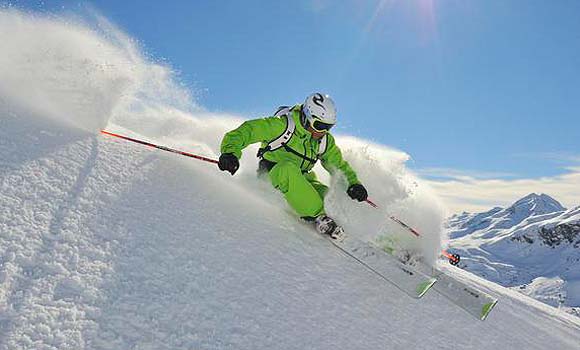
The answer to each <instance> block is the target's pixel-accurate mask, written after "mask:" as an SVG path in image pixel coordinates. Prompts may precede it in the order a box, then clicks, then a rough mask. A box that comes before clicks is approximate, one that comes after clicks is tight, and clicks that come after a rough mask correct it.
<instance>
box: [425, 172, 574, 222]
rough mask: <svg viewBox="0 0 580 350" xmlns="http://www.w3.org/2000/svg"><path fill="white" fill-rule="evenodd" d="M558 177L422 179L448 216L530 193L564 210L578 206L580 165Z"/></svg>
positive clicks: (509, 200) (510, 200)
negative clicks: (550, 199) (549, 198)
mask: <svg viewBox="0 0 580 350" xmlns="http://www.w3.org/2000/svg"><path fill="white" fill-rule="evenodd" d="M565 169H566V172H565V173H564V174H561V175H557V176H551V177H541V178H528V179H501V178H496V179H493V178H489V179H478V178H474V177H469V176H463V177H450V178H451V179H447V180H433V179H431V180H430V179H425V180H423V182H425V183H427V184H428V185H429V186H431V187H432V188H433V189H434V190H435V192H436V193H437V194H438V195H439V196H440V198H441V199H442V200H443V202H444V203H445V204H446V205H447V207H448V209H449V211H450V212H451V213H457V212H462V211H472V212H477V211H485V210H489V209H491V208H492V207H494V206H507V205H510V204H511V203H513V202H514V201H516V200H518V199H519V198H521V197H523V196H525V195H527V194H529V193H531V192H536V193H546V194H548V195H550V196H552V197H554V198H555V199H556V200H558V201H560V202H561V203H562V204H563V205H564V206H566V207H574V206H577V205H580V165H572V166H568V167H566V168H565Z"/></svg>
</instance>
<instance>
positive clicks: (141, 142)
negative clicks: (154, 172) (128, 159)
mask: <svg viewBox="0 0 580 350" xmlns="http://www.w3.org/2000/svg"><path fill="white" fill-rule="evenodd" d="M101 134H105V135H109V136H113V137H118V138H120V139H123V140H127V141H131V142H135V143H138V144H141V145H145V146H149V147H153V148H157V149H160V150H163V151H167V152H173V153H177V154H180V155H182V156H186V157H191V158H195V159H198V160H203V161H204V162H208V163H214V164H217V163H218V161H217V160H215V159H211V158H207V157H203V156H198V155H196V154H192V153H187V152H183V151H180V150H176V149H173V148H169V147H165V146H160V145H155V144H153V143H150V142H147V141H143V140H138V139H134V138H131V137H127V136H123V135H119V134H114V133H112V132H108V131H105V130H101Z"/></svg>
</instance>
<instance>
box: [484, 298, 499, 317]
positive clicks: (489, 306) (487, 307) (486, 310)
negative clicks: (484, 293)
mask: <svg viewBox="0 0 580 350" xmlns="http://www.w3.org/2000/svg"><path fill="white" fill-rule="evenodd" d="M497 302H498V300H497V299H495V300H494V301H492V302H489V303H487V304H484V305H483V307H482V308H481V315H480V317H479V319H480V320H482V321H485V319H486V318H487V316H488V315H489V313H490V312H491V310H492V309H493V308H494V306H495V305H496V304H497Z"/></svg>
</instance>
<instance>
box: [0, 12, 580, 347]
mask: <svg viewBox="0 0 580 350" xmlns="http://www.w3.org/2000/svg"><path fill="white" fill-rule="evenodd" d="M98 21H99V22H100V25H101V26H100V27H99V28H101V30H104V33H101V32H98V31H96V29H89V28H90V27H88V26H87V25H84V24H73V23H74V21H70V19H69V20H67V21H66V22H65V21H61V20H58V19H54V18H52V19H46V18H39V17H36V18H33V17H31V16H30V15H22V14H20V13H17V12H13V11H12V12H11V11H6V10H2V11H0V43H2V45H5V46H4V48H5V47H9V48H10V50H7V51H4V50H3V52H10V55H1V56H2V58H1V59H2V60H3V62H2V63H3V64H0V67H2V68H0V213H1V215H0V348H1V349H369V348H391V349H408V348H413V349H437V348H441V349H443V348H449V346H450V344H451V346H453V347H457V348H462V349H487V348H497V347H501V348H508V349H510V348H521V347H525V348H528V349H546V348H558V349H575V348H577V345H578V343H580V322H579V321H578V319H576V318H573V317H571V316H569V315H566V314H562V313H559V312H558V311H556V310H554V309H552V308H549V307H547V306H545V305H543V304H541V303H539V302H537V301H534V300H532V299H530V298H528V297H525V296H522V295H521V294H518V293H515V292H513V291H511V290H508V289H505V288H502V287H499V286H497V285H495V284H493V283H490V282H487V281H484V280H482V279H479V278H477V277H475V276H473V275H470V274H468V273H466V272H464V271H460V270H455V269H452V270H451V271H450V273H453V274H456V275H457V276H458V278H461V279H463V280H465V281H467V282H469V283H472V284H474V285H478V286H479V287H480V288H484V289H485V290H487V291H488V292H490V293H493V294H494V295H496V296H498V297H500V299H501V301H500V304H499V305H498V306H497V307H496V309H495V310H494V312H493V313H492V314H491V315H490V317H489V318H488V320H487V321H485V322H480V321H478V320H475V319H473V318H472V317H471V316H470V315H468V314H466V313H464V312H463V311H462V310H460V309H458V308H457V307H455V306H454V305H453V304H452V303H450V302H449V301H448V300H446V299H444V298H442V297H441V296H439V295H437V294H433V293H429V294H427V295H426V296H425V297H424V298H423V299H422V300H419V301H418V300H414V299H411V298H409V297H408V296H406V295H405V294H403V293H402V292H400V291H399V290H398V289H397V288H395V287H393V286H391V285H389V284H386V283H385V282H384V281H382V280H379V279H377V278H376V276H375V275H373V274H371V273H368V271H366V270H365V269H363V268H361V266H360V265H358V264H356V263H355V262H353V261H352V260H350V259H348V257H346V256H344V255H343V254H341V253H340V252H339V251H337V250H336V249H334V248H333V247H332V246H331V245H330V244H329V242H327V241H326V240H324V239H322V238H321V237H318V236H317V235H316V234H315V233H314V232H313V231H312V230H311V229H310V228H309V227H308V226H306V225H305V224H303V223H301V222H299V221H297V220H296V219H295V218H294V216H293V215H292V214H291V213H290V212H289V210H288V209H287V207H286V206H285V205H284V203H283V201H282V200H281V198H280V197H279V195H278V194H277V193H275V192H274V191H273V190H271V189H270V188H269V186H268V185H267V184H264V183H262V182H260V181H258V180H257V179H255V176H254V169H255V168H254V167H255V164H254V163H255V159H253V158H252V157H251V156H248V155H249V154H251V153H253V152H248V153H247V154H246V157H245V158H244V160H243V164H242V167H243V168H242V169H243V171H242V173H240V174H239V176H236V177H233V178H232V177H230V176H229V175H227V174H225V173H220V172H217V171H216V169H215V167H214V166H210V165H207V164H204V163H200V162H197V161H192V160H190V159H185V158H183V157H178V156H176V155H173V154H168V153H163V152H160V151H152V150H150V149H148V148H144V147H142V146H138V145H133V144H128V143H126V142H124V141H121V140H114V139H110V138H104V137H102V136H98V135H96V133H94V130H95V129H96V128H98V127H99V126H105V125H106V126H107V128H109V129H112V130H115V131H124V132H127V133H129V134H131V135H133V136H137V135H140V136H141V137H144V138H147V139H150V140H153V141H157V142H162V143H165V144H167V145H169V146H177V147H181V148H183V149H184V150H187V151H195V152H203V153H204V154H205V155H209V156H212V155H213V156H215V155H216V151H217V144H218V143H219V135H220V134H221V133H222V132H223V131H224V130H226V129H227V128H230V127H232V126H233V125H235V124H236V122H235V121H232V119H231V118H224V117H220V116H215V115H213V116H211V115H208V113H207V112H204V111H203V110H200V109H195V111H194V114H195V117H194V116H192V115H191V114H190V113H188V112H184V110H183V109H180V108H179V106H180V103H181V102H182V101H181V98H178V99H174V98H175V97H176V95H179V94H180V93H182V91H181V90H179V89H178V88H176V87H175V86H174V84H172V83H171V79H170V77H169V76H170V74H169V73H168V72H167V71H166V69H165V68H164V67H161V66H158V65H155V64H152V63H148V62H146V61H144V60H143V59H142V58H141V56H140V55H139V53H138V50H137V51H136V49H134V48H133V47H132V46H131V45H130V42H131V41H130V40H129V41H128V39H127V38H126V37H124V36H123V35H122V34H121V33H120V32H118V31H117V30H115V29H114V28H112V27H111V26H110V25H109V24H107V23H106V21H104V20H103V19H102V18H99V19H98ZM103 28H105V29H103ZM169 100H171V101H170V102H168V101H169ZM339 142H341V144H342V145H344V147H345V149H346V150H347V151H346V152H345V153H346V155H347V157H349V159H350V160H351V161H352V162H353V164H354V165H355V167H356V168H357V169H359V172H360V174H361V177H362V179H363V180H365V183H368V184H369V188H370V189H371V193H373V195H374V197H375V198H377V201H378V202H379V203H384V205H385V206H386V207H388V208H389V209H390V210H391V211H394V212H397V213H398V214H400V215H402V216H403V217H404V218H405V219H407V220H411V221H412V222H413V223H415V224H416V225H418V226H419V228H420V229H422V231H423V232H428V231H430V232H435V233H438V230H437V227H438V225H439V224H440V211H439V209H438V208H437V207H434V206H433V204H432V203H433V199H432V197H430V195H429V193H428V191H426V190H423V189H422V187H420V186H419V187H416V186H413V185H412V184H413V183H414V182H415V181H416V179H415V178H413V177H412V176H411V175H410V174H408V173H407V172H406V171H405V169H404V165H403V163H404V161H405V159H406V157H405V156H404V154H402V153H401V152H397V151H393V150H389V149H387V148H384V147H382V146H378V145H373V144H371V143H368V142H364V141H362V140H355V139H352V138H346V137H342V138H340V139H339ZM329 181H331V182H332V190H331V194H330V198H329V201H328V206H329V211H330V212H331V213H333V214H335V215H336V216H338V217H341V220H342V223H343V224H344V225H345V227H346V228H347V230H348V231H350V232H352V233H353V234H356V235H358V236H359V237H363V238H365V237H366V238H372V237H373V235H374V234H376V232H377V231H378V229H379V227H381V226H382V225H383V224H384V223H385V222H386V221H385V219H384V217H383V215H382V213H381V212H379V211H371V210H369V209H367V208H366V207H363V206H361V205H360V204H358V203H355V202H352V201H350V200H348V199H347V198H345V197H346V196H345V195H344V184H343V183H342V182H341V180H340V179H331V180H329ZM419 218H422V219H419ZM355 227H358V228H359V229H358V230H355V229H354V228H355ZM429 228H430V230H428V229H429ZM355 231H356V232H355ZM439 239H440V238H439V235H438V234H433V237H428V241H429V242H427V243H425V246H424V247H421V248H423V250H424V252H425V253H427V254H429V252H430V250H429V249H428V248H427V247H431V248H430V249H434V251H436V250H437V244H434V243H438V240H439Z"/></svg>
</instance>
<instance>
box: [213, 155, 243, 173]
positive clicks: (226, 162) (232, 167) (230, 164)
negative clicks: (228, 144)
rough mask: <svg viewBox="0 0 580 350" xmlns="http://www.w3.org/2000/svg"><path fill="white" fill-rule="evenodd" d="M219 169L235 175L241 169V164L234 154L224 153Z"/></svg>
mask: <svg viewBox="0 0 580 350" xmlns="http://www.w3.org/2000/svg"><path fill="white" fill-rule="evenodd" d="M218 167H219V168H220V170H223V171H229V172H230V173H231V174H232V175H234V174H235V173H236V171H238V168H239V167H240V162H239V161H238V157H236V156H235V155H234V154H233V153H223V154H222V155H221V156H220V160H219V162H218Z"/></svg>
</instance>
